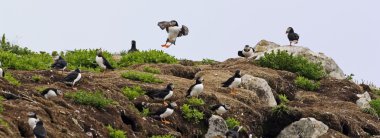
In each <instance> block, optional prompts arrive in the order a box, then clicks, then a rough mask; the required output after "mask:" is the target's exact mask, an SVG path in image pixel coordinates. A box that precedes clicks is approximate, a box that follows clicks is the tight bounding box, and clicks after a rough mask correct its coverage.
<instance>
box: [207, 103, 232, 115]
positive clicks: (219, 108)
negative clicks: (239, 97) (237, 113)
mask: <svg viewBox="0 0 380 138" xmlns="http://www.w3.org/2000/svg"><path fill="white" fill-rule="evenodd" d="M211 110H212V111H214V112H216V113H217V114H219V115H223V114H225V113H227V111H228V110H230V106H229V105H227V104H216V105H214V106H212V107H211Z"/></svg>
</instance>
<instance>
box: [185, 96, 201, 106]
mask: <svg viewBox="0 0 380 138" xmlns="http://www.w3.org/2000/svg"><path fill="white" fill-rule="evenodd" d="M187 104H188V105H191V106H202V105H204V104H205V102H204V101H203V100H202V99H200V98H195V97H192V98H190V99H187Z"/></svg>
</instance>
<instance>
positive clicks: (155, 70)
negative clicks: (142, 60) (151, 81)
mask: <svg viewBox="0 0 380 138" xmlns="http://www.w3.org/2000/svg"><path fill="white" fill-rule="evenodd" d="M144 72H148V73H153V74H160V73H161V70H160V69H157V68H153V67H148V66H147V67H144Z"/></svg>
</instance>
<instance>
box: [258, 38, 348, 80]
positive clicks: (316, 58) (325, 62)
mask: <svg viewBox="0 0 380 138" xmlns="http://www.w3.org/2000/svg"><path fill="white" fill-rule="evenodd" d="M256 49H257V50H256V52H255V53H254V56H253V57H256V59H255V60H259V59H260V58H261V57H262V56H264V53H265V52H271V51H272V50H274V51H277V50H281V51H288V53H291V54H293V55H300V56H303V57H306V58H307V59H309V60H310V61H312V62H315V63H319V62H320V63H322V66H323V68H324V69H325V71H326V72H327V74H328V76H330V77H332V78H336V79H345V76H344V73H343V71H342V69H340V68H339V66H338V65H337V64H336V63H335V61H334V60H333V59H332V58H330V57H327V56H326V55H324V54H323V53H315V52H313V51H311V50H310V49H309V48H306V47H300V46H281V47H280V45H277V44H275V43H273V42H268V41H265V40H261V41H260V42H259V43H258V44H257V47H256Z"/></svg>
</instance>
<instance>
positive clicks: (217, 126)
mask: <svg viewBox="0 0 380 138" xmlns="http://www.w3.org/2000/svg"><path fill="white" fill-rule="evenodd" d="M208 123H209V125H208V130H207V133H206V135H205V138H215V137H218V138H225V137H226V133H227V131H228V127H227V124H226V121H224V119H223V118H222V117H220V116H217V115H212V116H211V117H210V119H209V120H208Z"/></svg>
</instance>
